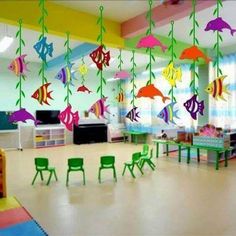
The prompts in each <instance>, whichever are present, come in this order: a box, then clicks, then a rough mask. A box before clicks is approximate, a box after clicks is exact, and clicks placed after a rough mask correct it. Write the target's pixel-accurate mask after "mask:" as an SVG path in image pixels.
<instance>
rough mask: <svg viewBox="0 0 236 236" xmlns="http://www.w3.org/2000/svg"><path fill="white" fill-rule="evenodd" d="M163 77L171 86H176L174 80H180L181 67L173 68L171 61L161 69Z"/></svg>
mask: <svg viewBox="0 0 236 236" xmlns="http://www.w3.org/2000/svg"><path fill="white" fill-rule="evenodd" d="M162 75H163V77H164V78H165V79H166V80H167V81H168V82H169V84H170V85H171V86H172V87H176V81H182V80H181V78H182V69H181V67H178V68H175V67H174V63H173V62H171V63H170V64H169V65H168V66H167V67H166V68H165V69H164V70H163V71H162Z"/></svg>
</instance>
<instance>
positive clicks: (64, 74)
mask: <svg viewBox="0 0 236 236" xmlns="http://www.w3.org/2000/svg"><path fill="white" fill-rule="evenodd" d="M72 66H73V63H72V64H69V65H68V66H65V67H63V68H62V69H61V70H60V71H59V72H58V73H57V75H56V77H55V78H56V79H58V80H60V81H61V82H62V83H63V84H64V85H65V86H66V84H67V83H70V84H71V85H73V83H72V79H74V80H76V78H75V71H74V72H71V71H72ZM73 86H74V85H73Z"/></svg>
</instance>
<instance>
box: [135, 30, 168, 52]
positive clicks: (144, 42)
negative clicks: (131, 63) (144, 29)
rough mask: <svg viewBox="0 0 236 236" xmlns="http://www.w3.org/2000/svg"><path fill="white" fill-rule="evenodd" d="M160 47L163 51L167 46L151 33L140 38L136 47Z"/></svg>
mask: <svg viewBox="0 0 236 236" xmlns="http://www.w3.org/2000/svg"><path fill="white" fill-rule="evenodd" d="M156 46H158V47H160V48H161V50H162V51H163V52H165V50H166V49H167V46H165V45H164V44H162V43H161V41H159V40H158V39H157V38H155V37H154V36H153V35H152V34H150V35H148V36H145V37H143V38H141V39H140V40H139V42H138V44H137V46H136V47H137V48H154V47H156Z"/></svg>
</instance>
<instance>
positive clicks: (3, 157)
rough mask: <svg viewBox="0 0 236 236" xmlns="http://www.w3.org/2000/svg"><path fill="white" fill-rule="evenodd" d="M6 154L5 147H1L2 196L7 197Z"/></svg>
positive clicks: (0, 195) (0, 183) (0, 174)
mask: <svg viewBox="0 0 236 236" xmlns="http://www.w3.org/2000/svg"><path fill="white" fill-rule="evenodd" d="M6 195H7V188H6V156H5V152H4V151H3V149H0V198H2V197H6Z"/></svg>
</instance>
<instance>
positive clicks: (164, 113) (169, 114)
mask: <svg viewBox="0 0 236 236" xmlns="http://www.w3.org/2000/svg"><path fill="white" fill-rule="evenodd" d="M175 104H176V102H174V103H170V104H169V105H167V106H165V107H164V108H163V109H162V110H161V112H160V113H159V114H158V115H157V117H159V118H161V119H163V120H164V121H165V123H167V124H169V122H171V123H172V124H176V123H175V121H174V118H177V119H179V117H178V116H177V112H178V110H176V111H174V105H175Z"/></svg>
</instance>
